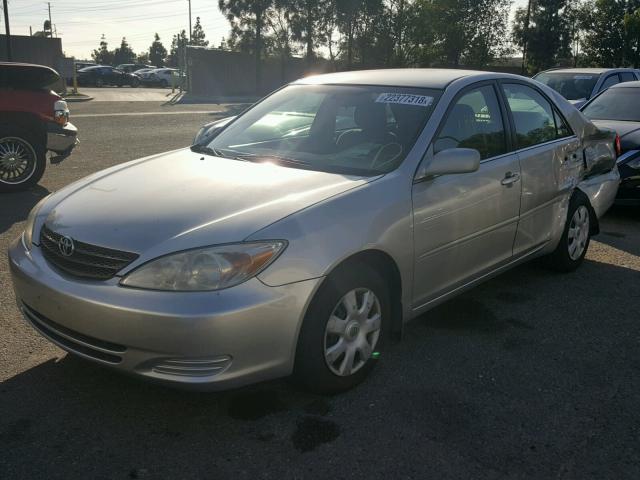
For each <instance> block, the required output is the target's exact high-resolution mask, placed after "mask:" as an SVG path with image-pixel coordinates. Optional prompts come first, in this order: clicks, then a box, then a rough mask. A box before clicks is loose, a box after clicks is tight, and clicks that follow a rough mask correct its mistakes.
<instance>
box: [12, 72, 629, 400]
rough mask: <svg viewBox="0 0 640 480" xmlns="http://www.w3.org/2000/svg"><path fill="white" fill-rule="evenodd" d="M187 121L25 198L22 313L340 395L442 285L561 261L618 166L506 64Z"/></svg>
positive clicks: (309, 82)
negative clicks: (115, 159) (195, 131)
mask: <svg viewBox="0 0 640 480" xmlns="http://www.w3.org/2000/svg"><path fill="white" fill-rule="evenodd" d="M205 133H206V134H204V135H199V138H198V142H196V144H195V145H193V146H192V147H191V148H190V149H188V148H187V149H181V150H176V151H172V152H168V153H163V154H160V155H154V156H151V157H147V158H142V159H139V160H135V161H132V162H129V163H125V164H121V165H118V166H116V167H113V168H110V169H107V170H104V171H102V172H98V173H96V174H94V175H91V176H89V177H87V178H85V179H83V180H80V181H78V182H76V183H73V184H71V185H69V186H67V187H65V188H64V189H62V190H60V191H58V192H56V193H54V194H52V195H50V196H49V197H47V198H45V199H44V200H42V201H41V202H40V203H39V204H38V205H37V206H36V207H35V208H34V209H33V211H32V212H31V214H30V215H29V218H28V221H27V224H26V228H25V231H24V234H23V235H22V236H21V238H18V239H16V240H15V242H14V243H13V244H12V245H11V247H10V250H9V258H10V262H9V263H10V268H11V273H12V277H13V283H14V286H15V292H16V297H17V301H18V306H19V308H20V310H21V311H22V312H23V314H24V316H25V318H26V320H27V321H28V322H29V324H30V325H31V326H32V327H33V328H35V329H36V330H37V331H38V332H40V333H41V334H42V335H43V336H45V337H46V338H48V339H49V340H50V341H52V342H53V343H55V344H56V345H58V346H60V347H61V348H63V349H65V350H67V351H69V352H72V353H74V354H76V355H79V356H81V357H84V358H86V359H89V360H92V361H95V362H98V363H100V364H103V365H108V366H112V367H115V368H117V369H120V370H122V371H125V372H129V373H133V374H136V375H139V376H142V377H146V378H150V379H154V380H158V381H162V382H165V383H168V384H170V385H181V386H188V387H194V388H202V389H209V390H217V389H225V388H230V387H237V386H240V385H244V384H248V383H253V382H258V381H262V380H267V379H272V378H277V377H284V376H289V375H293V378H294V379H296V380H297V381H298V382H299V383H300V384H302V385H303V386H305V387H307V388H310V389H312V390H315V391H320V392H339V391H342V390H345V389H348V388H350V387H353V386H354V385H356V384H357V383H358V382H360V381H362V380H363V379H364V378H365V377H366V376H367V374H368V373H369V372H370V371H371V369H372V367H373V366H374V364H375V363H376V362H377V361H379V359H381V358H382V357H380V352H381V351H382V350H383V349H384V342H385V340H387V339H389V338H394V337H399V336H400V335H401V333H402V329H403V324H404V322H406V321H408V320H410V319H411V318H413V317H416V316H417V315H420V314H422V313H424V312H425V311H427V310H428V309H430V308H432V307H433V306H435V305H437V304H438V303H440V302H443V301H444V300H447V299H449V298H451V297H453V296H455V295H457V294H458V293H460V292H462V291H464V290H465V289H468V288H470V287H473V286H474V285H476V284H478V283H479V282H482V281H484V280H486V279H488V278H490V277H491V276H493V275H496V274H498V273H500V272H502V271H504V270H506V269H508V268H511V267H513V266H514V265H517V264H519V263H521V262H524V261H527V260H531V259H533V258H535V257H545V259H546V260H547V262H548V263H549V264H550V265H551V266H553V267H554V268H555V269H557V270H561V271H571V270H573V269H575V268H576V267H578V266H579V265H580V263H581V262H582V261H583V259H584V256H585V253H586V252H587V249H588V247H589V239H590V237H591V236H592V235H593V234H595V233H597V232H598V218H599V217H600V216H601V215H602V214H603V213H604V212H605V211H606V210H607V209H608V208H609V207H610V205H611V204H612V202H613V199H614V197H615V195H616V190H617V188H618V183H619V175H618V172H617V170H616V166H615V148H614V145H615V134H614V133H612V132H610V131H601V130H598V129H597V128H596V127H595V126H594V125H593V124H592V123H590V122H589V121H588V120H587V119H586V118H585V117H583V116H582V114H581V113H580V112H578V111H577V110H576V109H574V108H573V107H572V106H571V105H570V104H569V103H568V102H567V101H566V100H564V99H562V98H561V97H560V96H559V94H557V93H555V92H554V91H553V90H551V89H549V88H548V87H546V86H544V85H542V84H540V83H537V82H535V81H532V80H528V79H525V78H523V77H519V76H514V75H506V74H495V73H482V72H472V71H461V70H381V71H362V72H350V73H338V74H330V75H323V76H317V77H309V78H305V79H303V80H300V81H297V82H294V83H292V84H290V85H288V86H286V87H284V88H282V89H280V90H278V91H276V92H275V93H273V94H271V95H270V96H268V97H266V98H265V99H263V100H262V101H260V102H258V103H257V104H256V105H254V106H253V107H252V108H250V109H249V110H247V111H246V112H245V113H243V114H242V115H240V116H238V117H237V118H233V119H227V120H224V121H222V122H219V123H218V124H217V125H213V126H212V127H210V128H208V129H207V131H206V132H205Z"/></svg>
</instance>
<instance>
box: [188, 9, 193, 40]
mask: <svg viewBox="0 0 640 480" xmlns="http://www.w3.org/2000/svg"><path fill="white" fill-rule="evenodd" d="M187 1H188V2H189V43H191V31H192V29H191V0H187Z"/></svg>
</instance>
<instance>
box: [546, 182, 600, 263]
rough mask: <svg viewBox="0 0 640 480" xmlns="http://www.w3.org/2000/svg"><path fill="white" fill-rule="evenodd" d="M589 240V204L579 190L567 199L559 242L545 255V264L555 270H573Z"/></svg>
mask: <svg viewBox="0 0 640 480" xmlns="http://www.w3.org/2000/svg"><path fill="white" fill-rule="evenodd" d="M590 242H591V206H590V205H589V201H588V200H587V198H586V197H585V196H584V194H582V193H581V192H576V193H574V195H573V196H572V197H571V200H570V201H569V209H568V212H567V221H566V224H565V226H564V231H563V232H562V238H561V239H560V243H559V244H558V246H557V247H556V249H555V251H554V252H553V253H552V254H550V255H549V256H547V257H546V259H545V260H546V264H547V266H548V267H550V268H551V269H553V270H555V271H557V272H566V273H568V272H573V271H574V270H576V269H577V268H578V267H579V266H580V265H581V264H582V262H583V261H584V257H585V255H586V254H587V250H589V244H590Z"/></svg>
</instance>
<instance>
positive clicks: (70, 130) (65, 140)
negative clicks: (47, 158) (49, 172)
mask: <svg viewBox="0 0 640 480" xmlns="http://www.w3.org/2000/svg"><path fill="white" fill-rule="evenodd" d="M78 143H79V142H78V129H77V128H76V127H75V125H73V124H72V123H67V124H66V125H65V126H64V127H63V126H61V125H58V124H57V123H49V124H48V125H47V150H49V151H52V152H54V153H55V154H56V156H55V157H54V158H53V160H52V161H53V163H58V162H60V161H62V160H64V159H65V158H67V157H68V156H69V155H70V154H71V152H72V151H73V149H74V147H75V146H76V145H77V144H78Z"/></svg>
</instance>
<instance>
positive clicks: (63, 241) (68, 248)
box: [58, 237, 76, 257]
mask: <svg viewBox="0 0 640 480" xmlns="http://www.w3.org/2000/svg"><path fill="white" fill-rule="evenodd" d="M75 249H76V246H75V245H74V244H73V239H72V238H69V237H61V238H60V240H58V250H60V253H61V254H62V256H64V257H70V256H71V255H73V252H74V251H75Z"/></svg>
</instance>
